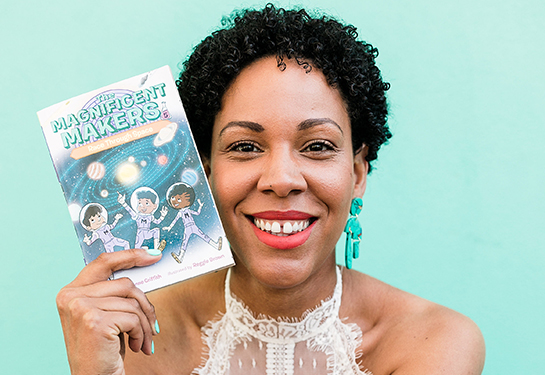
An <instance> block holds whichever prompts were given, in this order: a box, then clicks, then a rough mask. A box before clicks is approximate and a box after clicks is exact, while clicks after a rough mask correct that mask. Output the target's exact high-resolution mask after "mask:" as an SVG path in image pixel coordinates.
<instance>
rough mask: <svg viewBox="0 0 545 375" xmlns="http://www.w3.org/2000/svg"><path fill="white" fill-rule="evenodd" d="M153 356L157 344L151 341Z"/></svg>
mask: <svg viewBox="0 0 545 375" xmlns="http://www.w3.org/2000/svg"><path fill="white" fill-rule="evenodd" d="M151 354H155V343H154V342H153V340H151Z"/></svg>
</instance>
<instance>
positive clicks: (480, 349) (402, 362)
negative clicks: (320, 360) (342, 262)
mask: <svg viewBox="0 0 545 375" xmlns="http://www.w3.org/2000/svg"><path fill="white" fill-rule="evenodd" d="M345 274H346V276H347V277H345V279H346V280H347V282H346V283H347V285H346V287H345V291H346V293H347V294H348V295H350V296H358V297H356V298H351V299H350V300H351V301H352V300H353V302H351V303H350V304H349V305H350V311H351V312H352V314H355V315H356V316H358V314H359V317H360V319H359V321H358V322H357V323H358V324H359V325H360V327H361V328H362V331H363V332H364V335H363V344H362V349H363V350H362V352H363V353H364V356H363V360H364V362H367V366H368V367H369V369H371V370H372V371H373V374H374V375H380V374H395V375H411V374H423V373H425V374H465V375H467V374H481V372H482V369H483V366H484V356H485V346H484V339H483V336H482V334H481V331H480V329H479V328H478V327H477V325H476V324H475V323H474V322H473V321H472V320H471V319H470V318H468V317H466V316H464V315H463V314H460V313H458V312H456V311H454V310H452V309H449V308H447V307H445V306H441V305H438V304H436V303H433V302H430V301H428V300H425V299H423V298H420V297H417V296H415V295H413V294H410V293H407V292H404V291H402V290H399V289H397V288H395V287H392V286H391V285H388V284H385V283H383V282H381V281H379V280H377V279H374V278H372V277H370V276H368V275H365V274H361V273H359V272H357V271H347V270H345ZM343 304H344V297H343Z"/></svg>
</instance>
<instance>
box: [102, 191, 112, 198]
mask: <svg viewBox="0 0 545 375" xmlns="http://www.w3.org/2000/svg"><path fill="white" fill-rule="evenodd" d="M108 195H110V193H109V192H108V190H106V189H104V190H102V191H101V192H100V196H101V197H102V198H108Z"/></svg>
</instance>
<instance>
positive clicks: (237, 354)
mask: <svg viewBox="0 0 545 375" xmlns="http://www.w3.org/2000/svg"><path fill="white" fill-rule="evenodd" d="M230 276H231V270H229V271H228V272H227V277H226V279H225V303H226V312H225V314H224V315H223V316H221V318H219V319H218V320H214V321H211V322H209V323H208V324H207V325H206V326H205V327H204V328H203V334H202V335H203V340H204V343H205V345H206V346H207V347H208V358H204V359H203V366H202V367H200V368H198V369H196V370H195V371H194V374H198V375H227V374H229V375H237V374H245V375H253V374H260V375H299V374H335V375H347V374H359V375H372V374H371V372H369V371H366V370H365V369H362V368H360V366H359V365H358V363H357V359H358V354H357V352H356V350H357V348H358V347H359V345H360V343H361V339H362V333H361V329H360V328H359V327H358V326H357V325H356V324H355V323H350V324H345V323H343V322H342V321H341V319H340V318H339V307H340V305H341V297H342V277H341V271H340V270H339V269H338V268H337V284H336V286H335V291H334V292H333V296H332V297H331V298H329V299H327V300H325V301H322V303H321V304H320V305H319V306H317V307H316V308H314V309H312V310H309V311H307V312H305V314H303V316H302V318H301V319H300V320H299V319H298V320H297V321H293V320H290V319H272V318H270V317H265V316H255V315H254V314H253V313H252V312H251V311H250V310H249V309H248V308H247V307H246V306H245V305H244V304H243V303H242V302H241V301H239V300H238V299H237V298H236V296H234V295H232V294H231V291H230V288H229V280H230Z"/></svg>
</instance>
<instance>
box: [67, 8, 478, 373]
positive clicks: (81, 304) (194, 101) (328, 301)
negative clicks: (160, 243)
mask: <svg viewBox="0 0 545 375" xmlns="http://www.w3.org/2000/svg"><path fill="white" fill-rule="evenodd" d="M355 38H356V32H355V29H354V28H352V27H345V26H343V25H341V24H339V23H338V22H337V21H334V20H330V19H327V18H318V19H313V18H312V17H310V16H308V15H307V14H306V13H305V12H304V11H299V12H295V11H284V10H282V9H276V8H275V7H273V6H271V5H269V6H267V7H266V8H265V9H263V10H262V11H247V12H244V13H242V14H241V15H240V16H239V17H237V18H235V20H234V21H233V22H232V24H230V25H227V27H226V28H225V29H224V30H222V31H219V32H216V33H214V34H213V35H212V36H211V37H209V38H207V39H205V40H204V41H203V42H202V43H201V44H200V45H199V46H198V47H197V48H196V50H195V51H194V53H193V55H192V56H191V57H190V58H189V60H188V61H187V62H186V63H185V66H184V71H183V73H182V75H181V78H180V80H179V81H178V85H179V91H180V95H181V97H182V100H183V102H184V106H185V107H186V111H187V115H188V118H189V122H190V123H191V124H192V126H193V131H194V136H195V140H196V142H197V144H198V147H199V149H200V152H201V153H202V156H203V160H204V161H205V164H206V168H207V173H208V176H209V181H210V184H211V187H212V191H213V194H214V197H215V199H216V202H217V206H218V209H219V212H220V215H221V218H222V221H223V223H224V226H225V230H226V233H227V235H228V238H229V241H230V245H231V247H232V250H233V252H234V256H235V260H236V266H235V267H233V268H232V269H231V270H230V271H225V270H224V271H221V272H217V273H215V274H210V275H205V276H202V277H199V278H196V279H193V280H190V281H187V282H184V283H180V284H177V285H174V286H170V287H168V288H164V289H161V290H158V291H155V292H152V293H149V295H148V296H147V297H146V296H145V295H144V294H143V293H141V292H140V291H139V290H138V289H137V288H135V287H134V285H133V284H132V282H130V281H129V280H126V279H125V280H124V279H120V280H116V281H107V279H108V277H109V275H110V274H111V272H112V271H114V270H119V269H124V268H130V267H133V266H144V265H149V264H152V263H154V262H156V261H157V260H158V257H154V256H151V255H148V254H147V253H146V252H145V251H143V250H129V251H122V252H116V253H113V254H105V255H103V256H101V257H99V258H98V259H97V260H96V261H94V262H91V263H90V264H89V265H88V266H87V267H85V269H84V270H83V271H82V272H81V273H80V275H79V276H78V277H77V278H76V279H75V280H74V281H73V282H72V283H71V284H69V285H68V286H66V287H65V288H63V290H62V291H61V292H60V293H59V295H58V298H57V304H58V308H59V312H60V316H61V321H62V325H63V330H64V333H65V341H66V346H67V352H68V357H69V362H70V366H71V370H72V373H73V374H97V373H100V374H123V373H125V372H126V373H127V374H155V373H157V374H190V373H197V374H224V373H229V374H254V373H255V374H307V373H316V374H326V373H328V374H331V373H333V374H370V373H372V374H374V375H381V374H396V375H404V374H405V375H408V374H436V373H437V374H439V373H441V374H480V373H481V371H482V367H483V361H484V343H483V340H482V336H481V334H480V332H479V329H478V328H477V327H476V326H475V325H474V324H473V323H472V322H471V321H470V320H469V319H468V318H466V317H464V316H462V315H460V314H458V313H456V312H454V311H451V310H449V309H447V308H445V307H442V306H438V305H436V304H434V303H431V302H429V301H425V300H423V299H420V298H418V297H416V296H413V295H410V294H408V293H405V292H402V291H400V290H397V289H395V288H393V287H391V286H389V285H386V284H384V283H382V282H380V281H378V280H376V279H373V278H371V277H369V276H367V275H364V274H361V273H359V272H356V271H353V270H349V269H346V268H342V267H338V266H336V264H335V254H334V251H335V244H336V243H337V241H338V239H339V238H340V236H341V234H342V233H343V229H344V228H345V225H346V223H347V219H348V215H349V211H350V208H351V205H352V202H353V201H354V199H356V198H358V197H361V196H362V195H363V193H364V191H365V186H366V178H367V174H368V172H369V170H370V164H369V163H370V162H371V161H372V160H374V159H375V158H376V157H377V151H378V149H379V147H380V146H381V144H383V143H384V142H385V141H386V140H387V139H388V138H389V137H390V133H389V131H388V128H387V127H386V115H387V108H386V100H385V96H384V91H385V90H386V89H387V88H388V85H387V84H385V83H384V82H383V81H382V79H381V76H380V72H379V70H378V68H377V67H376V66H375V63H374V58H375V56H376V50H375V49H374V48H372V47H371V46H370V45H368V44H365V43H362V42H358V41H356V39H355ZM158 322H159V323H160V329H159V324H158ZM125 345H128V346H129V347H130V349H131V350H127V351H125Z"/></svg>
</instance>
